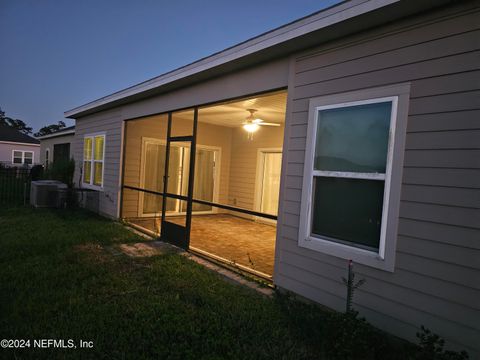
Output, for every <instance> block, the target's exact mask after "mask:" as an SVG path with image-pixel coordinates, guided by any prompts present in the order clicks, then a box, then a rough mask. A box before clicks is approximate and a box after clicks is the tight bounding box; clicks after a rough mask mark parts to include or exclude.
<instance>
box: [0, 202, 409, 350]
mask: <svg viewBox="0 0 480 360" xmlns="http://www.w3.org/2000/svg"><path fill="white" fill-rule="evenodd" d="M0 229H1V234H0V246H1V251H0V339H30V340H31V341H32V342H33V340H34V339H65V340H67V339H72V340H74V341H75V343H76V344H78V341H79V340H87V341H93V344H94V347H93V349H79V348H76V349H55V348H48V349H41V348H33V343H31V346H32V347H30V348H28V349H16V350H15V351H14V350H13V349H7V350H5V349H0V358H2V357H4V358H18V359H24V358H25V359H63V358H69V359H70V358H81V359H88V358H95V359H98V358H99V359H131V358H135V359H150V358H161V359H318V358H323V356H322V355H321V354H324V353H325V342H324V341H323V337H324V335H328V334H326V332H328V328H327V327H326V325H325V324H327V323H328V321H327V320H328V319H329V316H330V315H329V313H327V312H325V311H324V310H322V309H321V308H320V307H317V306H314V305H309V304H305V303H302V302H298V301H294V300H292V299H290V298H289V297H285V296H275V297H274V298H266V297H263V296H260V295H259V294H257V293H255V292H254V291H253V290H251V289H248V288H244V287H241V286H238V285H235V284H231V283H228V282H226V281H225V280H224V279H223V278H221V277H220V276H219V275H218V274H216V273H213V272H211V271H209V270H207V269H205V268H203V267H202V266H200V265H198V264H196V263H194V262H192V261H190V260H188V259H187V258H185V257H183V256H181V255H178V254H175V253H172V254H165V255H158V256H153V257H149V258H129V257H126V256H123V255H120V256H114V255H112V254H111V253H110V252H108V251H107V250H105V248H106V247H108V246H109V245H113V244H116V243H129V242H139V241H144V239H143V238H140V237H138V236H137V235H135V234H133V233H132V232H130V231H127V230H126V229H124V228H123V227H122V226H121V225H119V224H118V223H115V222H112V221H109V220H106V219H103V218H100V217H98V216H95V215H92V214H90V213H87V212H84V211H80V210H76V211H65V210H42V209H37V210H34V209H30V208H12V209H5V208H2V209H0ZM327 337H328V336H327ZM369 341H370V340H369ZM371 341H372V342H373V341H375V339H374V338H372V339H371ZM77 346H78V345H77ZM391 353H392V357H391V358H395V356H393V355H394V351H392V352H391ZM388 354H389V353H388V352H383V358H385V359H387V358H390V356H389V355H388ZM398 358H401V357H398Z"/></svg>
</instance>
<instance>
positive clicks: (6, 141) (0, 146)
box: [0, 124, 40, 166]
mask: <svg viewBox="0 0 480 360" xmlns="http://www.w3.org/2000/svg"><path fill="white" fill-rule="evenodd" d="M39 155H40V141H38V140H37V139H35V138H33V137H31V136H28V135H25V134H23V133H21V132H20V131H18V130H17V129H14V128H12V127H10V126H7V125H1V124H0V163H1V164H2V165H5V166H32V165H33V164H38V163H39Z"/></svg>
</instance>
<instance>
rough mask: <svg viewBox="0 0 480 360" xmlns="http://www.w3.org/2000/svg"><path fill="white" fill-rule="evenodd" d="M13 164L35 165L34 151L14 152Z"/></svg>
mask: <svg viewBox="0 0 480 360" xmlns="http://www.w3.org/2000/svg"><path fill="white" fill-rule="evenodd" d="M12 163H14V164H19V165H23V164H28V165H31V164H33V151H24V150H13V151H12Z"/></svg>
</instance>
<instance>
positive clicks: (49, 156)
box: [37, 126, 75, 167]
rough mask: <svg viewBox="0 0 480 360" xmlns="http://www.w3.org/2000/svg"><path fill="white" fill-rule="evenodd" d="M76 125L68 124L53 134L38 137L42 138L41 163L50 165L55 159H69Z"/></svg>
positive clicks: (46, 165)
mask: <svg viewBox="0 0 480 360" xmlns="http://www.w3.org/2000/svg"><path fill="white" fill-rule="evenodd" d="M74 136H75V126H68V127H65V128H63V129H61V130H59V131H56V132H54V133H52V134H47V135H43V136H39V137H37V139H38V140H40V163H41V164H43V166H45V167H48V165H49V164H51V163H53V162H54V161H55V160H69V159H70V157H71V155H70V146H71V144H72V141H73V139H74Z"/></svg>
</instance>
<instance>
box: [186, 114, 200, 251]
mask: <svg viewBox="0 0 480 360" xmlns="http://www.w3.org/2000/svg"><path fill="white" fill-rule="evenodd" d="M197 124H198V107H195V108H194V110H193V133H192V141H191V143H190V144H191V145H190V168H189V171H188V193H187V198H188V199H187V217H186V223H185V228H186V229H185V240H186V243H187V250H188V247H189V246H190V229H191V228H192V205H193V202H192V200H193V185H194V183H195V182H194V181H195V157H196V153H197Z"/></svg>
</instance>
